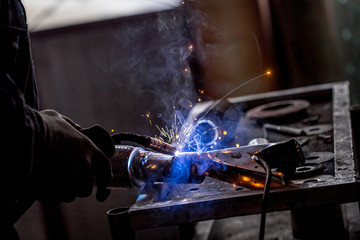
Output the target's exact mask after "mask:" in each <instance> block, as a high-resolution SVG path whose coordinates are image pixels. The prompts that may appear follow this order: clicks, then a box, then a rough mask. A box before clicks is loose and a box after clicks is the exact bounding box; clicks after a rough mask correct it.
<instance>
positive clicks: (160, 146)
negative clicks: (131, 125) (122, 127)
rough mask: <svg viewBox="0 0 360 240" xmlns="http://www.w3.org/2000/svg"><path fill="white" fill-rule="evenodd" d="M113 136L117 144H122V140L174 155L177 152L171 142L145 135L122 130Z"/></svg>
mask: <svg viewBox="0 0 360 240" xmlns="http://www.w3.org/2000/svg"><path fill="white" fill-rule="evenodd" d="M111 137H112V139H113V141H114V143H115V144H120V145H121V144H122V142H132V143H136V144H139V145H141V146H143V147H145V148H149V149H151V150H154V151H157V152H160V153H165V154H172V155H173V154H174V153H175V152H176V147H174V146H172V145H171V144H169V143H166V142H163V141H160V140H158V139H155V138H152V137H149V136H145V135H139V134H136V133H124V132H122V133H117V134H114V135H112V136H111Z"/></svg>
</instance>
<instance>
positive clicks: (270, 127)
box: [263, 123, 304, 136]
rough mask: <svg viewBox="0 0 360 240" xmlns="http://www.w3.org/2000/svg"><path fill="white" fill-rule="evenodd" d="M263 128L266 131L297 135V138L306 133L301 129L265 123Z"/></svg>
mask: <svg viewBox="0 0 360 240" xmlns="http://www.w3.org/2000/svg"><path fill="white" fill-rule="evenodd" d="M263 128H264V129H265V130H273V131H277V132H281V133H287V134H292V135H296V136H300V135H304V131H303V130H302V129H300V128H293V127H287V126H280V125H274V124H270V123H265V124H264V125H263Z"/></svg>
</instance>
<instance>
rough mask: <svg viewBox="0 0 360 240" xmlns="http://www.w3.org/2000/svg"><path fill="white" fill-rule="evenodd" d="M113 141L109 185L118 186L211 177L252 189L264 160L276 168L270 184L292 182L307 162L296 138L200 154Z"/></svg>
mask: <svg viewBox="0 0 360 240" xmlns="http://www.w3.org/2000/svg"><path fill="white" fill-rule="evenodd" d="M115 140H116V138H115ZM114 142H115V149H116V151H115V154H114V156H113V157H112V158H110V161H111V165H112V169H113V180H112V181H111V183H110V184H109V187H115V188H116V187H120V188H124V187H125V188H128V187H134V186H135V187H141V186H144V185H149V184H154V183H159V182H165V183H176V184H187V183H202V182H203V181H204V179H205V177H206V176H208V177H212V178H215V179H218V180H221V181H224V182H228V183H231V184H235V185H239V186H243V187H246V188H249V189H262V188H264V185H265V181H266V171H264V170H263V168H262V164H261V161H266V162H267V164H269V166H270V167H271V168H276V169H277V171H273V172H272V174H271V187H279V186H284V185H286V184H287V183H289V181H290V180H291V178H292V177H293V175H294V174H295V169H296V167H298V166H301V165H302V164H304V162H305V157H304V154H303V152H302V150H301V147H300V145H299V143H298V142H297V141H295V140H289V141H286V142H282V143H276V144H265V145H258V146H256V145H254V146H244V147H238V148H227V149H222V150H214V151H207V152H203V153H200V154H199V153H196V152H185V153H179V154H170V153H168V154H165V153H160V152H155V151H151V150H145V149H144V148H141V147H132V146H128V145H118V144H117V142H116V141H114Z"/></svg>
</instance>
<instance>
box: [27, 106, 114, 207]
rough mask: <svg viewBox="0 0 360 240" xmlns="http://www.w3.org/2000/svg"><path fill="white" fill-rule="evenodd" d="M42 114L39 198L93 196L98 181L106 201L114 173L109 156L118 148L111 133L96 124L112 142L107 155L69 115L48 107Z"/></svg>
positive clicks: (65, 199) (35, 171) (36, 174)
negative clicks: (94, 185)
mask: <svg viewBox="0 0 360 240" xmlns="http://www.w3.org/2000/svg"><path fill="white" fill-rule="evenodd" d="M39 114H40V116H41V118H42V121H43V126H44V129H43V132H44V138H43V142H42V143H41V144H40V145H39V146H35V160H34V166H33V180H34V189H35V197H36V199H38V200H40V201H43V202H71V201H73V200H74V199H75V197H87V196H89V195H90V194H91V193H92V189H93V183H94V181H95V183H96V185H97V194H96V197H97V199H98V200H99V201H104V200H105V199H106V198H107V196H108V195H109V193H110V191H109V190H107V189H106V187H107V185H108V184H109V182H110V180H111V176H112V175H111V166H110V162H109V159H108V157H111V155H112V154H113V153H114V151H115V150H114V145H113V143H112V140H111V137H110V135H109V134H108V133H107V132H106V131H105V130H104V129H102V128H101V127H99V126H97V127H96V129H97V130H98V131H96V132H97V133H98V135H99V133H100V135H99V136H100V137H101V138H103V139H108V140H107V141H105V142H107V143H108V144H107V145H106V146H103V148H104V149H105V150H106V151H105V152H107V155H108V156H106V155H105V153H104V152H103V151H102V150H101V149H100V148H99V147H98V146H97V145H96V143H94V142H93V141H91V140H90V139H89V138H88V137H87V136H86V135H84V134H83V133H82V132H81V130H82V128H81V127H80V126H79V125H78V124H76V123H74V122H73V121H71V120H70V119H68V118H67V117H64V116H62V115H60V114H59V113H57V112H56V111H53V110H44V111H41V112H39ZM101 130H102V131H101ZM85 132H86V131H85ZM85 132H84V133H85ZM88 132H89V131H88ZM90 133H91V131H90ZM92 137H94V136H92ZM95 137H96V135H95ZM101 143H102V144H104V143H103V142H102V141H101ZM100 147H101V146H100Z"/></svg>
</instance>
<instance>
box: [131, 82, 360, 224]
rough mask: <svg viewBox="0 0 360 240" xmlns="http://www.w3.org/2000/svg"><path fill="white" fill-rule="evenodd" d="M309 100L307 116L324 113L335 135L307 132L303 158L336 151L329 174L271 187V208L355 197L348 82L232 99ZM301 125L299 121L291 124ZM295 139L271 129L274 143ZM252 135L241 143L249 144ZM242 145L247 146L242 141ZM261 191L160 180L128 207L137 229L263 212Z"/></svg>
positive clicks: (250, 126) (249, 103)
mask: <svg viewBox="0 0 360 240" xmlns="http://www.w3.org/2000/svg"><path fill="white" fill-rule="evenodd" d="M284 99H306V100H309V101H310V103H311V106H310V107H309V109H308V115H309V116H314V115H320V116H321V117H320V118H319V120H318V123H319V124H333V132H332V133H330V135H331V138H330V139H329V138H328V137H319V136H306V138H308V139H307V140H308V141H307V143H305V145H304V146H303V151H304V153H305V157H306V155H307V154H309V155H311V153H313V152H327V153H329V152H330V153H334V155H333V156H334V157H333V159H330V160H328V161H326V162H324V163H323V165H324V167H325V168H326V169H327V172H325V173H324V174H321V175H319V176H311V177H309V178H305V179H295V180H293V181H292V183H291V184H289V185H288V186H286V187H281V188H273V189H271V191H270V197H269V204H268V205H269V208H268V211H281V210H287V209H295V208H300V207H308V206H316V205H321V204H330V203H331V204H339V203H345V202H353V201H356V200H357V197H356V188H355V185H356V181H355V173H356V172H355V167H354V156H353V149H352V148H353V147H352V136H351V122H350V112H349V107H350V106H349V104H350V103H349V90H348V83H347V82H341V83H334V84H322V85H316V86H310V87H303V88H296V89H290V90H284V91H276V92H270V93H265V94H256V95H250V96H247V97H240V98H233V99H229V102H231V103H232V104H242V105H243V107H244V108H245V109H250V108H252V107H254V106H257V105H260V104H264V103H267V102H271V101H279V100H284ZM241 121H242V122H241V124H239V126H240V127H239V129H237V130H238V131H251V133H252V135H251V137H252V138H257V137H263V135H264V133H263V131H262V129H259V128H258V127H257V124H254V123H253V122H252V121H248V120H246V119H242V120H241ZM288 125H289V126H292V127H301V126H302V124H301V121H297V122H292V123H289V124H288ZM289 138H292V136H287V135H284V134H281V133H276V132H271V133H268V136H267V139H268V140H270V142H275V141H281V140H286V139H289ZM250 140H251V139H250V137H244V139H242V141H243V142H244V143H245V142H249V141H250ZM244 143H243V144H244ZM261 198H262V191H261V190H249V189H246V188H242V187H238V186H236V187H234V186H233V185H232V184H229V183H224V182H221V181H218V180H216V179H211V178H206V179H205V181H204V182H203V183H202V184H177V185H170V184H159V185H157V186H156V187H155V188H153V189H145V190H144V191H143V193H142V194H141V195H140V196H139V198H138V200H137V202H136V203H135V204H134V205H133V206H131V208H130V210H129V214H130V220H131V224H132V226H133V228H134V229H143V228H150V227H159V226H166V225H174V224H180V223H187V222H197V221H203V220H209V219H218V218H225V217H232V216H240V215H248V214H256V213H259V212H260V206H261Z"/></svg>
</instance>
